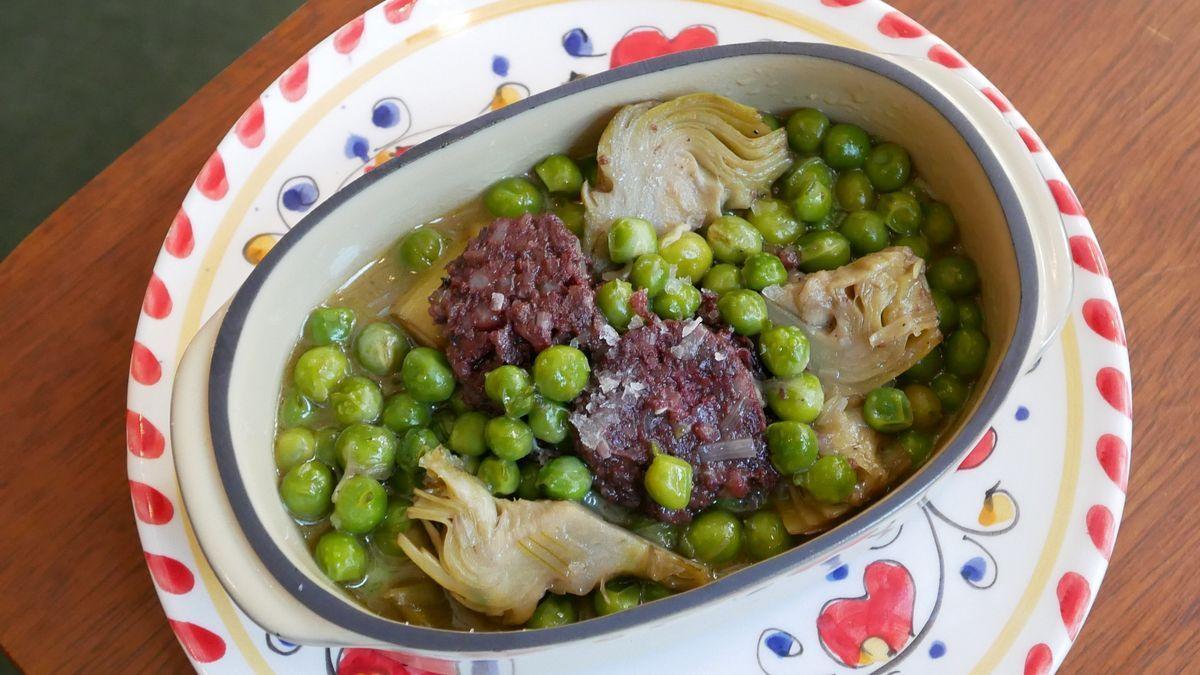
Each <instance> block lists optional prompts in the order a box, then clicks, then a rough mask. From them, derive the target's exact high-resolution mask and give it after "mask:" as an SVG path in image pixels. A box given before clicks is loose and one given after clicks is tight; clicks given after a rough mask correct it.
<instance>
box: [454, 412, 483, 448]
mask: <svg viewBox="0 0 1200 675" xmlns="http://www.w3.org/2000/svg"><path fill="white" fill-rule="evenodd" d="M487 423H488V417H487V415H484V414H483V413H481V412H475V411H471V412H465V413H463V414H462V415H459V416H458V418H457V419H455V420H454V426H453V427H452V428H451V429H450V438H449V440H448V441H447V442H446V445H447V446H448V447H449V448H450V449H451V450H453V451H454V452H457V453H458V454H460V455H463V456H467V457H478V456H480V455H482V454H483V453H485V452H487V441H486V440H485V438H484V428H485V427H486V426H487Z"/></svg>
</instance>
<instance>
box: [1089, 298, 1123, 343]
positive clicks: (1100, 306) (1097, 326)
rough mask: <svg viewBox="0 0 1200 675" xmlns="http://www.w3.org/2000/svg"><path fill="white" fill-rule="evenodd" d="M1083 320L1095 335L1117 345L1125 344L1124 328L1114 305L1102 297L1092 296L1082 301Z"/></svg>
mask: <svg viewBox="0 0 1200 675" xmlns="http://www.w3.org/2000/svg"><path fill="white" fill-rule="evenodd" d="M1083 320H1084V322H1085V323H1087V325H1088V328H1091V329H1092V330H1093V331H1095V333H1096V335H1099V336H1100V337H1102V338H1104V339H1105V340H1110V341H1112V342H1115V343H1117V344H1119V345H1122V346H1123V345H1124V344H1125V328H1124V326H1122V325H1121V317H1120V316H1119V315H1118V314H1117V307H1116V305H1114V304H1112V303H1111V302H1109V301H1108V300H1105V299H1104V298H1092V299H1090V300H1087V301H1086V302H1084V303H1083Z"/></svg>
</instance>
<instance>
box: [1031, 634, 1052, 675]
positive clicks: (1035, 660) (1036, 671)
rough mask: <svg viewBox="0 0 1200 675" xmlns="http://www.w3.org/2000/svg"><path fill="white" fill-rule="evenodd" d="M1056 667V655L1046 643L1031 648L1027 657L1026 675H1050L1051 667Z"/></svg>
mask: <svg viewBox="0 0 1200 675" xmlns="http://www.w3.org/2000/svg"><path fill="white" fill-rule="evenodd" d="M1053 665H1054V654H1052V653H1051V652H1050V647H1049V646H1048V645H1047V644H1045V643H1044V642H1039V643H1038V644H1036V645H1034V646H1032V647H1030V648H1029V653H1028V654H1026V655H1025V671H1024V673H1025V675H1049V673H1050V667H1051V666H1053Z"/></svg>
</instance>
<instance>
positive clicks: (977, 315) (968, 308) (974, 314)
mask: <svg viewBox="0 0 1200 675" xmlns="http://www.w3.org/2000/svg"><path fill="white" fill-rule="evenodd" d="M955 309H956V310H957V312H956V313H957V314H958V325H960V326H962V327H963V328H975V329H977V330H983V310H982V309H980V307H979V302H978V301H977V300H975V298H964V299H962V300H959V301H958V303H957V304H956V305H955Z"/></svg>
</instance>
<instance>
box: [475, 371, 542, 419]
mask: <svg viewBox="0 0 1200 675" xmlns="http://www.w3.org/2000/svg"><path fill="white" fill-rule="evenodd" d="M483 390H484V392H485V393H486V394H487V396H488V398H489V399H491V400H492V402H493V403H495V404H496V405H498V406H500V407H501V408H502V409H503V410H504V414H505V415H508V416H509V417H521V416H523V415H526V414H528V413H529V411H530V410H532V409H533V381H532V380H530V378H529V373H527V372H525V369H524V368H521V367H519V366H513V365H503V366H500V367H499V368H495V369H493V370H492V371H490V372H488V373H487V374H486V375H484V376H483Z"/></svg>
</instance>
